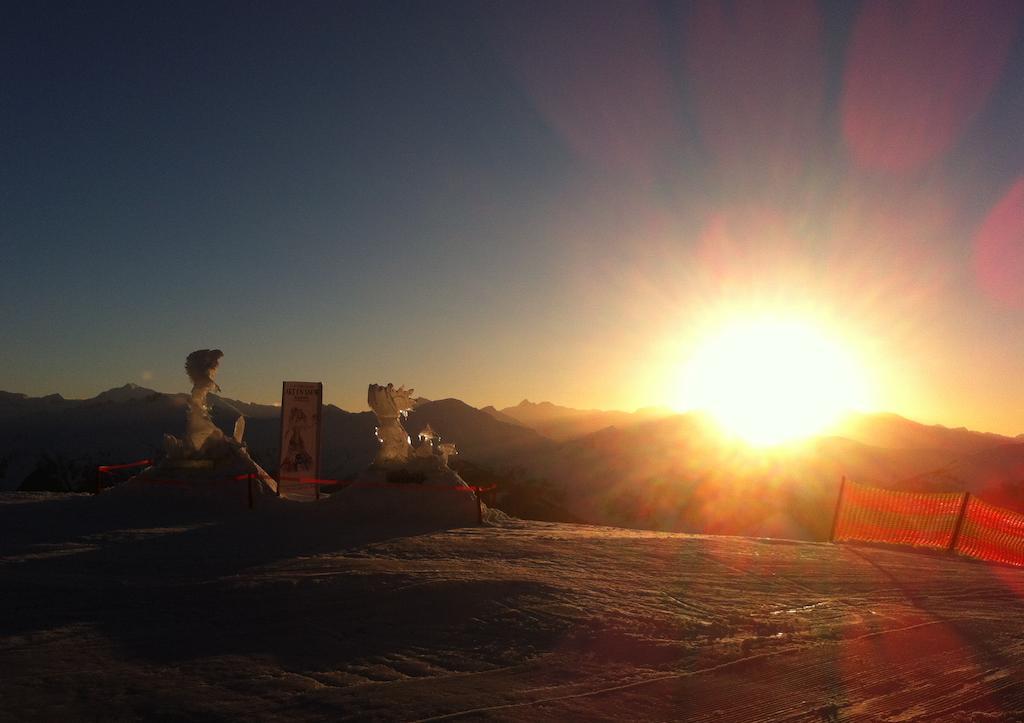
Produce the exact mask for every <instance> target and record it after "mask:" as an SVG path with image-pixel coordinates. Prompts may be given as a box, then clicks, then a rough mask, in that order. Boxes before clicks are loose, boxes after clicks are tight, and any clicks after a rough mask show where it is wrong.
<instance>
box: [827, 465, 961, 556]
mask: <svg viewBox="0 0 1024 723" xmlns="http://www.w3.org/2000/svg"><path fill="white" fill-rule="evenodd" d="M963 499H964V496H963V494H962V493H956V492H939V493H926V492H896V491H893V490H882V489H876V488H874V487H866V486H864V485H859V484H856V483H854V482H849V481H847V482H844V483H843V487H842V492H841V498H840V500H839V509H838V511H837V516H836V525H835V533H834V535H833V540H835V541H837V542H838V541H842V540H850V541H854V540H859V541H863V542H888V543H893V544H898V545H913V546H914V547H931V548H935V549H939V550H945V549H948V548H949V544H950V542H951V541H952V539H953V534H954V532H955V530H956V525H957V519H958V518H959V516H960V513H961V507H962V506H963Z"/></svg>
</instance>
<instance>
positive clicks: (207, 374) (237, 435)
mask: <svg viewBox="0 0 1024 723" xmlns="http://www.w3.org/2000/svg"><path fill="white" fill-rule="evenodd" d="M223 356H224V352H222V351H221V350H220V349H199V350H197V351H194V352H192V353H191V354H189V355H188V358H186V359H185V373H186V374H188V378H189V379H190V380H191V381H192V393H191V395H190V396H189V399H188V401H187V402H186V404H187V411H186V422H185V438H184V439H181V440H179V439H177V438H176V437H173V436H171V435H169V434H166V435H164V450H165V451H166V452H167V458H168V459H169V460H172V461H180V462H184V461H193V462H202V461H212V460H216V459H219V458H221V457H224V456H225V455H226V454H228V453H229V451H230V449H232V448H238V447H241V446H242V436H243V434H244V432H245V418H244V417H239V418H238V420H237V421H236V422H235V429H234V434H233V436H232V437H226V436H225V435H224V432H222V431H221V430H220V428H219V427H217V425H215V424H214V423H213V419H212V418H211V417H210V409H209V407H207V406H206V395H207V394H209V393H210V392H212V391H218V392H219V391H220V387H219V386H218V385H217V382H215V381H214V377H215V376H216V375H217V367H218V365H219V363H220V359H221V357H223Z"/></svg>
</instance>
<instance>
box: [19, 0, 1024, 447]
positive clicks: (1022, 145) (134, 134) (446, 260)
mask: <svg viewBox="0 0 1024 723" xmlns="http://www.w3.org/2000/svg"><path fill="white" fill-rule="evenodd" d="M1022 20H1024V4H1022V3H1020V2H1017V1H1014V0H1011V1H1010V2H997V3H988V2H980V1H977V0H973V1H972V2H944V1H941V0H927V1H925V2H917V3H906V4H903V3H892V2H868V3H863V4H857V3H846V2H843V3H827V4H819V3H814V2H801V1H798V0H793V1H787V2H776V3H745V2H741V3H725V4H718V3H667V2H666V3H660V2H657V3H647V2H640V1H634V2H617V1H616V2H609V3H600V2H596V1H595V0H584V1H582V2H579V3H556V2H552V1H550V0H545V1H544V2H538V3H527V2H514V3H499V2H466V3H458V2H415V3H402V2H384V1H382V0H374V1H373V2H365V3H363V2H301V3H288V2H238V3H232V2H203V3H193V4H188V3H123V4H109V3H102V2H88V3H44V2H26V3H18V4H15V3H7V4H5V5H4V7H3V9H2V11H0V62H2V67H3V71H4V72H3V80H2V83H0V253H2V258H3V265H2V269H3V277H2V278H3V281H2V284H0V300H2V308H3V314H2V317H0V340H2V341H0V349H2V351H0V389H5V390H8V391H19V392H24V393H28V394H32V395H40V394H47V393H52V392H59V393H61V394H63V395H64V396H67V397H87V396H92V395H94V394H96V393H97V392H99V391H101V390H103V389H106V388H110V387H112V386H119V385H121V384H123V383H125V382H127V381H133V382H136V383H139V384H142V385H145V386H149V387H152V388H155V389H159V390H162V391H179V390H184V389H186V387H187V385H188V383H187V379H186V377H185V374H184V370H183V364H184V359H185V356H186V355H187V354H188V353H189V352H190V351H192V350H194V349H197V348H203V347H218V348H221V349H223V350H224V352H225V356H224V359H223V360H222V362H221V371H220V376H219V381H220V382H221V385H222V386H223V388H224V393H225V394H226V395H227V396H231V397H235V398H241V399H245V400H252V401H263V402H272V401H275V400H276V399H277V397H278V395H279V393H280V382H281V380H283V379H295V380H312V381H315V380H320V381H323V382H324V383H325V387H326V396H327V400H328V401H330V402H333V403H336V404H339V405H340V406H342V407H344V408H347V409H353V410H357V409H363V408H365V389H366V385H367V383H369V382H381V383H384V382H389V381H390V382H395V383H396V384H398V383H404V384H406V385H409V386H414V387H416V389H417V392H419V393H422V394H423V395H425V396H427V397H431V398H441V397H447V396H456V397H459V398H461V399H464V400H465V401H467V402H469V403H471V404H476V405H480V406H482V405H484V404H495V405H497V406H499V407H502V406H506V405H509V404H514V403H516V402H518V401H519V400H520V399H521V398H523V397H529V398H531V399H534V400H539V399H549V400H552V401H555V402H558V403H562V404H567V405H570V406H576V407H599V408H623V409H633V408H636V407H641V406H649V405H675V406H677V407H679V408H686V406H687V398H688V390H687V389H685V384H684V383H683V374H682V371H681V370H682V369H683V368H684V367H685V365H686V363H687V359H688V358H689V356H690V355H692V354H693V351H694V348H695V345H696V344H698V343H699V338H700V337H701V335H702V334H705V333H707V331H708V330H709V329H711V328H713V327H714V326H715V325H716V324H718V323H720V321H721V320H722V319H724V318H729V317H732V316H736V315H740V316H742V315H743V314H744V313H749V310H755V311H756V310H763V309H778V310H780V313H787V314H789V313H797V314H803V315H809V316H811V317H814V318H815V319H818V320H819V321H821V323H823V324H824V325H826V326H828V328H830V329H832V330H833V331H834V332H835V333H836V334H838V335H840V336H841V337H842V338H843V339H844V340H845V341H846V343H848V344H849V348H850V350H851V354H853V355H855V356H856V358H857V359H858V363H860V364H862V365H863V367H864V369H865V370H866V372H867V373H868V375H869V376H870V378H871V381H872V384H873V385H874V387H875V388H876V390H877V393H876V395H875V400H876V404H875V406H876V407H877V408H879V409H885V410H888V411H895V412H899V413H902V414H905V415H907V416H911V417H914V418H916V419H920V420H922V421H928V422H939V423H944V424H948V425H953V426H959V425H966V426H969V427H972V428H976V429H983V430H987V431H997V432H1004V433H1013V434H1016V433H1020V432H1024V374H1022V373H1021V372H1022V362H1024V37H1022V36H1024V32H1022V30H1024V27H1022ZM751 355H752V356H753V357H756V355H757V350H756V349H752V350H751Z"/></svg>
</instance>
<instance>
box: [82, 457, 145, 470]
mask: <svg viewBox="0 0 1024 723" xmlns="http://www.w3.org/2000/svg"><path fill="white" fill-rule="evenodd" d="M151 464H153V460H151V459H140V460H139V461H138V462H129V463H128V464H101V465H100V466H99V467H97V468H96V471H97V472H104V473H105V472H110V471H112V470H115V469H131V468H132V467H148V466H149V465H151Z"/></svg>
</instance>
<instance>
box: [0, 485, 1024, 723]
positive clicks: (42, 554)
mask: <svg viewBox="0 0 1024 723" xmlns="http://www.w3.org/2000/svg"><path fill="white" fill-rule="evenodd" d="M261 501H262V500H261ZM0 502H2V503H0V718H3V719H5V720H47V721H52V720H81V719H86V720H111V719H114V720H131V719H143V718H145V719H159V720H229V719H231V720H255V719H262V720H348V719H360V720H365V719H382V720H421V719H440V718H445V717H448V718H455V717H466V718H480V717H484V718H493V719H514V720H522V719H530V720H573V719H617V720H655V719H656V720H667V719H675V720H687V721H699V720H715V721H723V720H724V721H803V720H807V721H823V720H824V721H828V720H842V721H846V720H850V721H854V720H856V721H918V720H920V721H923V720H928V721H932V720H954V721H993V720H1007V721H1009V720H1022V719H1024V571H1022V570H1017V569H1012V568H1006V567H1000V566H989V565H985V564H982V563H977V562H972V561H967V560H959V559H951V558H948V557H946V556H943V555H935V554H926V553H918V552H914V551H909V550H906V551H905V550H891V549H880V548H869V547H861V548H854V547H849V546H833V545H828V544H818V543H806V542H788V541H781V540H764V539H747V538H729V537H700V536H690V535H681V534H662V533H649V532H638V531H631V530H622V529H615V528H607V527H588V526H574V525H561V524H547V523H539V522H519V521H510V522H505V523H503V524H501V525H499V526H485V527H469V528H460V529H453V530H444V531H436V530H428V529H423V528H417V527H416V523H415V522H412V521H406V522H404V523H400V522H395V521H392V522H384V523H374V524H371V523H370V522H369V521H367V522H366V523H364V524H358V523H355V522H353V521H352V520H344V521H343V520H341V519H339V516H338V514H337V511H336V509H335V508H334V506H332V505H328V504H306V505H303V504H298V503H293V504H283V503H282V504H264V505H259V504H258V505H257V509H256V510H253V511H249V510H246V509H244V506H242V505H239V506H238V507H237V508H231V509H227V510H225V509H220V510H213V509H210V508H208V507H204V506H203V505H202V504H199V503H196V504H192V503H189V502H188V501H186V500H179V501H178V502H177V503H174V504H168V503H167V501H166V500H165V501H163V502H157V501H149V502H147V501H146V500H144V499H137V498H130V497H129V496H124V497H120V498H119V497H117V496H115V495H103V496H101V497H100V498H90V497H86V496H65V497H51V498H47V497H33V496H25V495H9V496H6V497H2V498H0Z"/></svg>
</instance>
